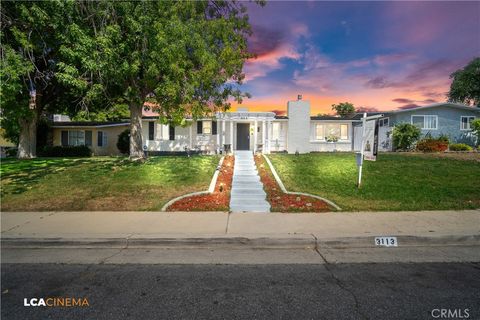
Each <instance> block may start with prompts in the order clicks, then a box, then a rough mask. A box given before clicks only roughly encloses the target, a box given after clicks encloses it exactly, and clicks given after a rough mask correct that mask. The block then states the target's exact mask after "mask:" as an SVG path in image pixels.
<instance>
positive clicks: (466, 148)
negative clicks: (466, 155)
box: [449, 143, 473, 151]
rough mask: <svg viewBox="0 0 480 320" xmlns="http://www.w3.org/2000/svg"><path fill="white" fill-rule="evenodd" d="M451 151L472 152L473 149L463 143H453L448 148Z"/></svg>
mask: <svg viewBox="0 0 480 320" xmlns="http://www.w3.org/2000/svg"><path fill="white" fill-rule="evenodd" d="M449 148H450V150H451V151H472V150H473V148H472V147H470V146H469V145H468V144H465V143H454V144H451V145H450V146H449Z"/></svg>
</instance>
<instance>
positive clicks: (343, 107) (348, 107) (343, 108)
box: [332, 102, 355, 117]
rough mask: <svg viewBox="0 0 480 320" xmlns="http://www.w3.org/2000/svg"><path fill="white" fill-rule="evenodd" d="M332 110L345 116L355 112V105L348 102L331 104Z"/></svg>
mask: <svg viewBox="0 0 480 320" xmlns="http://www.w3.org/2000/svg"><path fill="white" fill-rule="evenodd" d="M332 110H335V113H336V114H337V115H339V116H341V117H346V116H349V115H351V114H353V113H355V107H354V106H353V104H352V103H350V102H341V103H339V104H332Z"/></svg>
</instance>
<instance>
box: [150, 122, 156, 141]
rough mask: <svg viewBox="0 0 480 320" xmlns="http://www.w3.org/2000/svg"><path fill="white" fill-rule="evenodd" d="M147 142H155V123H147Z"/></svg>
mask: <svg viewBox="0 0 480 320" xmlns="http://www.w3.org/2000/svg"><path fill="white" fill-rule="evenodd" d="M148 140H155V122H153V121H150V122H149V123H148Z"/></svg>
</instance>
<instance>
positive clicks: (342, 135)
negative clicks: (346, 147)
mask: <svg viewBox="0 0 480 320" xmlns="http://www.w3.org/2000/svg"><path fill="white" fill-rule="evenodd" d="M328 136H335V137H338V139H339V140H348V124H339V123H328V124H317V125H316V127H315V139H316V140H325V139H326V138H327V137H328Z"/></svg>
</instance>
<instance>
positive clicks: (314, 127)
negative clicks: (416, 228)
mask: <svg viewBox="0 0 480 320" xmlns="http://www.w3.org/2000/svg"><path fill="white" fill-rule="evenodd" d="M378 114H381V115H382V117H381V118H380V119H379V126H380V130H379V131H380V133H379V140H380V141H379V145H380V150H381V151H389V150H391V149H392V146H391V134H390V133H391V131H392V127H393V126H394V125H395V124H396V123H400V122H408V123H412V124H415V125H418V126H419V127H420V128H421V129H422V133H424V134H427V133H428V134H431V135H432V136H434V137H435V136H438V135H440V134H445V135H448V136H449V137H450V139H451V141H453V142H466V143H469V144H473V143H474V142H475V141H474V139H475V137H474V136H473V135H472V133H471V130H470V122H471V121H472V119H475V118H479V117H480V108H472V107H468V106H465V105H460V104H453V103H437V104H432V105H429V106H424V107H418V108H414V109H408V110H397V111H392V112H381V113H378ZM361 118H362V114H360V113H357V114H355V115H353V116H350V117H335V116H311V115H310V102H309V101H305V100H302V99H301V96H299V98H298V99H297V100H296V101H289V102H288V104H287V115H286V116H277V115H275V113H273V112H249V111H248V110H247V109H246V108H238V110H237V111H235V112H217V113H216V114H215V116H214V117H213V118H208V119H199V120H192V119H186V120H187V121H186V122H187V125H186V126H185V127H180V126H177V127H172V126H169V125H167V124H162V123H160V121H159V119H158V117H157V116H152V115H149V116H144V117H143V122H142V130H143V137H144V146H145V147H144V148H145V149H146V150H148V151H152V152H181V151H185V150H200V151H203V152H206V153H215V152H221V151H224V150H227V151H228V150H233V151H234V150H252V151H260V152H264V153H271V152H288V153H297V152H298V153H307V152H321V151H355V150H359V149H360V143H361V132H362V127H361V125H362V120H361ZM128 126H129V123H128V122H126V121H123V122H109V123H107V122H71V121H70V122H69V121H62V122H54V124H53V131H54V132H53V143H54V145H79V144H80V145H81V144H85V145H88V146H90V147H91V148H92V151H93V153H94V154H95V155H115V154H118V153H119V151H118V150H117V148H116V142H117V140H118V135H119V134H120V133H121V132H122V131H124V130H126V129H128Z"/></svg>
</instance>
